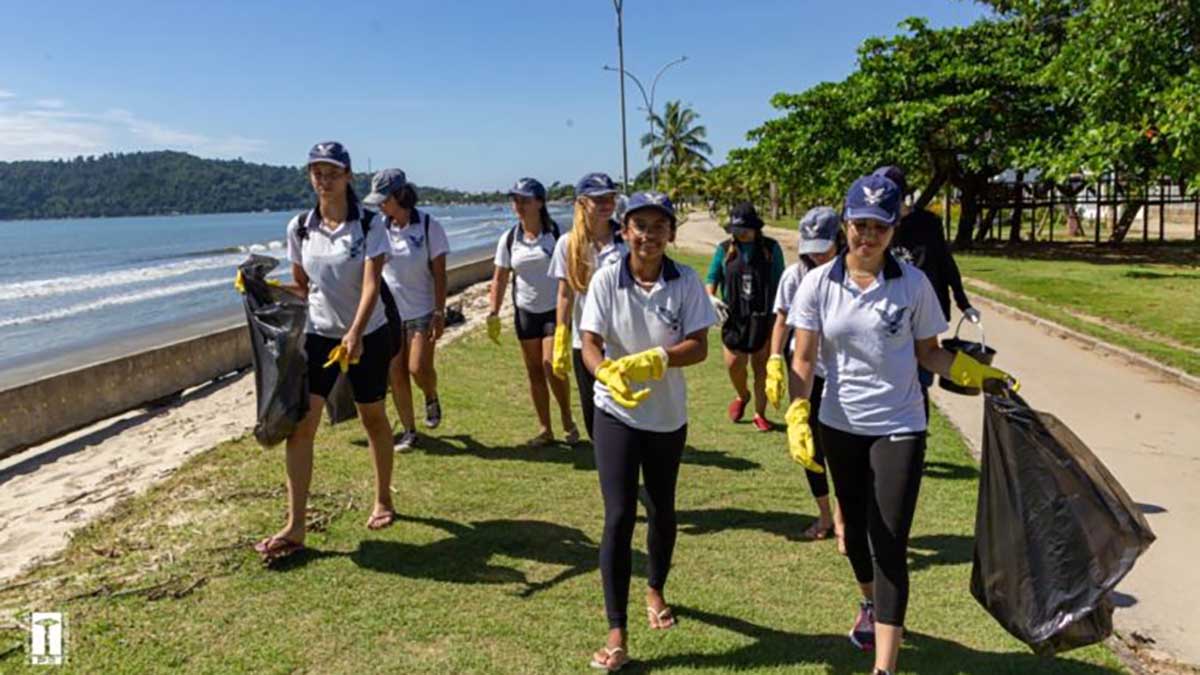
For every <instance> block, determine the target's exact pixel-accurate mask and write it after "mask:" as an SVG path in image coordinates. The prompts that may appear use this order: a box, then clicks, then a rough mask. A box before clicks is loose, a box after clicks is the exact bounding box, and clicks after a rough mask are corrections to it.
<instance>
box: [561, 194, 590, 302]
mask: <svg viewBox="0 0 1200 675" xmlns="http://www.w3.org/2000/svg"><path fill="white" fill-rule="evenodd" d="M595 245H596V239H595V237H593V236H592V229H591V224H590V223H589V222H588V215H587V207H585V206H584V204H583V198H582V197H579V198H577V199H576V200H575V217H574V219H573V220H572V223H571V234H570V235H569V238H568V239H567V283H568V284H570V285H571V290H573V291H575V292H576V293H586V292H587V287H588V284H590V283H591V282H592V272H594V271H595V270H594V269H592V261H593V256H592V250H593V248H594V247H595Z"/></svg>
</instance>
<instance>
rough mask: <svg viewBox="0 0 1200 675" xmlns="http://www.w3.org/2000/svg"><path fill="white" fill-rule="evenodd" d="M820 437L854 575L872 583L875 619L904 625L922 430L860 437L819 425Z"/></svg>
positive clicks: (922, 448) (922, 456) (921, 463)
mask: <svg viewBox="0 0 1200 675" xmlns="http://www.w3.org/2000/svg"><path fill="white" fill-rule="evenodd" d="M821 438H822V440H823V441H824V442H825V451H826V456H827V457H828V459H829V468H830V471H831V472H832V473H833V487H834V490H836V492H837V498H838V505H839V506H840V507H841V509H842V520H843V522H844V523H845V528H846V554H847V556H849V558H850V565H851V566H852V567H853V568H854V576H855V577H856V578H857V579H858V582H859V583H860V584H865V583H870V582H872V581H873V582H875V617H876V620H877V621H879V622H880V623H884V624H888V625H891V626H903V625H904V614H905V612H906V611H907V609H908V533H909V530H911V529H912V521H913V513H914V512H915V511H916V508H917V494H918V493H919V492H920V491H921V470H922V468H923V467H924V464H925V432H923V431H922V432H916V433H904V434H892V435H890V436H859V435H857V434H851V433H847V432H845V431H840V430H838V429H834V428H833V427H830V426H826V425H824V424H822V425H821ZM872 554H873V555H872ZM872 557H873V558H874V561H873V562H872Z"/></svg>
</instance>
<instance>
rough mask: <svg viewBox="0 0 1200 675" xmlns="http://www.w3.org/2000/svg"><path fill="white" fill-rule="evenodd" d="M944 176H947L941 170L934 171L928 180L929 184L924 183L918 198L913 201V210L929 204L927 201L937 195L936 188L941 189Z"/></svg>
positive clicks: (944, 179) (944, 180)
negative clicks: (931, 177)
mask: <svg viewBox="0 0 1200 675" xmlns="http://www.w3.org/2000/svg"><path fill="white" fill-rule="evenodd" d="M946 178H947V176H946V174H945V173H943V172H940V171H939V172H938V173H935V174H934V175H933V179H932V180H930V181H929V185H926V186H925V189H924V190H921V196H920V198H918V199H917V201H915V202H913V210H914V211H919V210H921V209H923V208H925V207H926V206H929V202H931V201H933V198H934V197H936V196H937V194H938V190H941V189H942V186H943V185H945V184H946Z"/></svg>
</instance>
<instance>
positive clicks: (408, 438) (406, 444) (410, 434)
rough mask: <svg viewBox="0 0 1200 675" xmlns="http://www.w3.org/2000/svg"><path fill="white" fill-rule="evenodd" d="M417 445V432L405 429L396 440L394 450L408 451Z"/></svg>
mask: <svg viewBox="0 0 1200 675" xmlns="http://www.w3.org/2000/svg"><path fill="white" fill-rule="evenodd" d="M415 447H417V432H415V431H405V432H404V433H402V434H400V438H399V439H398V440H397V441H396V446H395V448H394V450H395V451H396V452H408V451H409V450H412V449H413V448H415Z"/></svg>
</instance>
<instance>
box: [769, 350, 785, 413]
mask: <svg viewBox="0 0 1200 675" xmlns="http://www.w3.org/2000/svg"><path fill="white" fill-rule="evenodd" d="M787 379H788V378H787V366H786V365H785V364H784V362H783V355H782V354H772V355H771V358H769V359H767V383H766V384H767V400H768V401H770V402H771V405H773V406H775V409H776V410H779V404H780V403H782V402H783V401H784V400H785V398H786V397H787Z"/></svg>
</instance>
